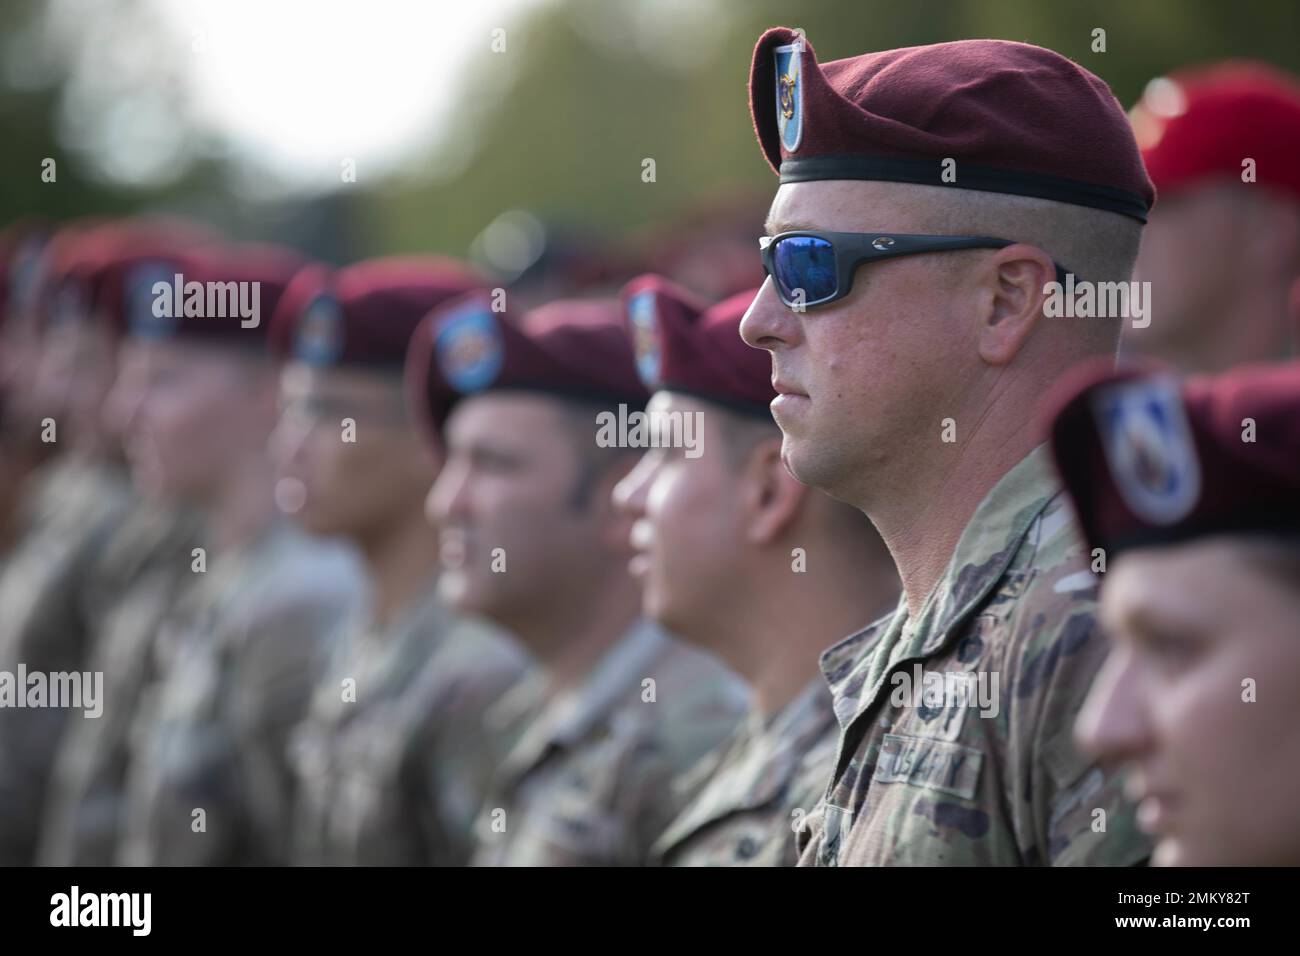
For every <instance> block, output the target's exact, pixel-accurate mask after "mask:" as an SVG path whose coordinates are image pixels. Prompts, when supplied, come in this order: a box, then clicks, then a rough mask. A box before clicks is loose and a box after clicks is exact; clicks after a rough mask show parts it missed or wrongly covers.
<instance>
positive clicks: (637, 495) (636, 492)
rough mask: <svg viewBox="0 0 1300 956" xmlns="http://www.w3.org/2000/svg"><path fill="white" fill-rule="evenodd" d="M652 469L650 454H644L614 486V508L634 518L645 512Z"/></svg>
mask: <svg viewBox="0 0 1300 956" xmlns="http://www.w3.org/2000/svg"><path fill="white" fill-rule="evenodd" d="M653 469H654V464H653V462H652V461H651V460H650V455H649V454H648V453H647V454H644V455H642V456H641V460H640V461H638V462H637V463H636V466H635V467H634V468H633V469H632V470H631V471H629V472H628V473H627V474H626V475H624V476H623V478H622V480H620V481H619V483H618V484H616V485H615V486H614V495H613V497H614V509H615V510H616V511H617V512H618V513H619V514H621V515H623V516H624V517H627V518H634V519H635V518H639V517H641V516H642V515H644V514H645V499H646V489H647V488H648V487H649V486H650V475H651V473H652V471H653Z"/></svg>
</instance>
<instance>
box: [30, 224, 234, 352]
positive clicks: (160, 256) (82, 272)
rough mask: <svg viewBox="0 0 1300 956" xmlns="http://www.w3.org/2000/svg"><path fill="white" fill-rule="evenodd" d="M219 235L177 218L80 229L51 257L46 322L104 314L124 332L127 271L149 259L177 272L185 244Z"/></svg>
mask: <svg viewBox="0 0 1300 956" xmlns="http://www.w3.org/2000/svg"><path fill="white" fill-rule="evenodd" d="M215 241H216V234H215V233H213V232H211V231H210V230H208V229H206V228H205V227H203V226H199V225H197V224H194V223H189V222H186V221H183V220H176V219H138V220H130V219H127V220H119V221H115V222H110V223H106V224H100V225H95V226H93V227H89V228H83V229H79V230H77V231H76V232H74V233H71V234H70V235H68V236H67V237H66V240H65V241H62V242H60V243H59V248H58V249H57V250H55V254H54V255H53V256H51V257H50V258H51V259H52V261H51V262H50V264H49V268H48V269H47V270H46V273H45V275H44V277H43V280H42V284H41V289H40V291H39V303H38V308H39V309H40V310H41V312H42V313H43V315H42V322H43V323H45V324H50V323H61V322H69V321H71V322H81V321H91V320H95V321H101V320H102V321H104V322H106V323H107V327H108V329H109V330H110V331H111V332H113V333H114V334H121V333H122V332H123V331H124V330H125V328H126V315H125V308H124V296H123V293H122V288H123V282H124V281H125V279H126V277H127V276H129V275H130V274H131V273H132V272H133V271H134V270H135V269H137V268H140V267H144V266H146V265H148V264H150V263H156V264H158V265H160V266H161V265H163V264H166V265H167V266H168V267H170V268H171V269H172V271H173V272H175V271H176V270H177V269H179V268H180V265H179V263H180V258H179V257H180V256H181V254H182V253H183V252H184V251H185V250H190V249H196V248H199V247H201V246H202V245H204V244H205V243H211V242H215ZM51 245H55V243H52V244H51Z"/></svg>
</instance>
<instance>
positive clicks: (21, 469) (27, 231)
mask: <svg viewBox="0 0 1300 956" xmlns="http://www.w3.org/2000/svg"><path fill="white" fill-rule="evenodd" d="M47 240H48V235H47V232H46V228H45V227H44V225H42V224H40V223H38V222H32V221H22V222H17V223H14V224H13V225H11V226H9V227H8V228H7V229H5V230H3V231H2V232H0V570H2V569H3V567H4V561H5V559H7V558H8V556H9V553H10V551H11V550H12V548H13V546H14V545H15V544H16V543H17V541H18V539H19V537H20V536H21V530H22V514H21V512H22V507H21V506H22V501H23V494H24V489H25V488H26V487H27V479H28V477H29V476H30V475H31V473H32V470H33V469H34V468H35V467H36V465H37V464H38V463H39V461H40V456H41V449H42V447H43V446H42V443H41V441H40V439H39V435H37V434H34V433H32V432H31V430H30V429H24V428H22V427H20V423H19V418H18V415H16V414H15V413H14V399H15V397H16V396H17V395H18V394H19V393H20V392H21V385H20V378H21V376H22V374H23V370H24V368H25V367H28V366H30V365H31V356H32V355H33V354H34V346H33V345H32V333H31V325H32V319H31V314H32V304H33V300H34V299H35V293H36V287H37V282H38V280H39V278H40V263H41V252H42V251H43V249H44V247H45V243H46V241H47ZM44 447H48V446H44Z"/></svg>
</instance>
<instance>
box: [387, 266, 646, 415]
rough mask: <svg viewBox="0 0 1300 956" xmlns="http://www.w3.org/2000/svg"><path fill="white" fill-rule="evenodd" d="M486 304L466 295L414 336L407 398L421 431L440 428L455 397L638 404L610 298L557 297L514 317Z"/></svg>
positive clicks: (481, 297) (640, 396) (641, 398)
mask: <svg viewBox="0 0 1300 956" xmlns="http://www.w3.org/2000/svg"><path fill="white" fill-rule="evenodd" d="M492 304H493V299H492V296H491V294H490V293H487V292H471V293H470V294H468V295H465V296H462V297H460V298H458V299H455V300H453V301H452V302H450V303H448V304H447V305H444V306H442V307H441V308H438V309H435V310H434V311H433V312H430V313H429V315H427V316H426V317H425V318H424V320H423V321H422V322H421V323H420V325H419V327H418V328H417V329H416V330H415V335H414V336H413V337H412V339H411V346H410V350H409V353H408V355H407V365H406V381H407V396H408V399H409V400H410V401H411V403H412V405H413V412H414V413H415V414H416V416H417V417H418V418H419V419H421V420H423V421H424V422H425V423H426V424H427V425H429V426H432V427H440V426H441V425H442V423H443V421H444V420H445V419H446V416H447V415H448V414H449V412H450V410H451V407H452V405H453V404H454V403H455V402H456V401H457V400H458V399H459V398H461V397H463V396H466V395H472V394H474V393H477V392H482V391H486V390H508V391H528V392H543V393H546V394H549V395H557V396H560V397H562V398H570V399H576V400H582V401H594V402H607V403H610V404H626V405H629V406H634V407H636V408H641V407H643V406H644V405H645V402H646V399H647V398H649V393H648V392H647V391H646V389H645V386H643V385H642V384H641V380H640V378H639V377H638V376H637V371H636V362H635V360H634V358H633V356H632V346H631V343H629V341H628V338H627V333H626V332H625V331H624V330H623V312H622V308H621V306H620V305H619V302H618V301H617V300H615V299H610V300H604V299H599V300H580V299H562V300H559V301H556V302H551V303H549V304H547V305H544V306H541V307H540V308H536V309H533V310H532V311H530V312H525V313H524V314H523V315H522V316H520V317H519V318H514V317H512V316H511V315H510V314H509V313H508V312H494V311H493V310H492Z"/></svg>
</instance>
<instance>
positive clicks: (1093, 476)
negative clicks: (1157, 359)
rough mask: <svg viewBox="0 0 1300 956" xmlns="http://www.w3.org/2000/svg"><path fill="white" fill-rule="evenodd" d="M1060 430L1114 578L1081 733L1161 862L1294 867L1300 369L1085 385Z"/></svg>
mask: <svg viewBox="0 0 1300 956" xmlns="http://www.w3.org/2000/svg"><path fill="white" fill-rule="evenodd" d="M1081 375H1082V381H1081V382H1080V381H1075V382H1072V383H1067V384H1065V385H1064V386H1063V389H1064V395H1063V396H1062V401H1061V402H1060V403H1058V404H1059V407H1060V411H1059V412H1058V414H1057V415H1056V416H1055V422H1054V424H1053V428H1052V446H1053V452H1054V454H1055V457H1056V461H1057V465H1058V467H1059V469H1060V471H1061V474H1062V476H1063V478H1064V480H1065V484H1066V487H1067V489H1068V490H1069V492H1070V494H1071V496H1072V497H1073V499H1074V505H1075V509H1076V512H1077V514H1078V518H1079V523H1080V524H1081V526H1082V529H1083V531H1084V533H1085V535H1086V536H1087V539H1088V542H1089V545H1090V546H1091V547H1093V548H1094V549H1096V550H1094V552H1093V553H1094V554H1097V555H1100V556H1101V557H1102V560H1103V562H1104V563H1103V564H1102V566H1101V567H1100V568H1099V569H1098V570H1103V571H1104V572H1105V574H1104V575H1103V577H1102V582H1103V583H1102V591H1101V614H1102V622H1103V624H1104V626H1105V629H1106V632H1107V634H1108V636H1109V638H1110V642H1111V651H1110V656H1109V657H1108V658H1107V660H1106V665H1105V667H1103V668H1102V670H1101V672H1100V673H1099V674H1098V675H1097V679H1096V681H1095V682H1094V683H1093V687H1092V692H1091V693H1090V694H1089V696H1088V701H1087V704H1086V705H1085V707H1084V709H1083V712H1082V713H1081V714H1080V715H1079V721H1078V738H1079V741H1080V743H1081V744H1082V745H1083V746H1084V747H1085V748H1086V749H1087V750H1088V751H1089V752H1090V753H1092V754H1093V755H1095V756H1096V757H1098V758H1100V759H1101V760H1103V761H1105V762H1106V763H1108V764H1113V765H1118V766H1121V767H1125V768H1127V769H1128V770H1129V771H1131V773H1130V778H1129V780H1128V788H1129V791H1130V793H1131V795H1132V796H1133V798H1134V799H1135V800H1137V801H1139V805H1138V822H1139V824H1140V825H1141V826H1142V828H1143V829H1144V830H1146V831H1147V832H1149V833H1151V834H1152V835H1153V836H1154V837H1155V838H1156V840H1157V843H1156V849H1155V853H1154V855H1153V858H1152V862H1154V863H1156V864H1164V865H1179V866H1278V865H1283V866H1296V865H1298V864H1300V814H1297V812H1296V808H1297V807H1300V365H1296V364H1294V363H1292V364H1286V365H1277V366H1266V365H1258V366H1244V367H1242V368H1239V369H1234V370H1232V371H1230V372H1228V373H1226V374H1223V375H1221V376H1217V377H1212V378H1211V377H1201V378H1193V379H1190V380H1188V381H1187V382H1185V383H1180V382H1179V381H1178V380H1177V379H1176V378H1175V377H1174V376H1173V375H1172V374H1169V373H1158V372H1143V371H1138V370H1128V371H1125V372H1124V373H1122V374H1118V375H1117V374H1115V373H1113V372H1111V371H1109V370H1102V371H1100V372H1097V371H1092V372H1089V371H1086V370H1085V371H1084V372H1082V373H1081Z"/></svg>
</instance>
